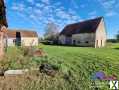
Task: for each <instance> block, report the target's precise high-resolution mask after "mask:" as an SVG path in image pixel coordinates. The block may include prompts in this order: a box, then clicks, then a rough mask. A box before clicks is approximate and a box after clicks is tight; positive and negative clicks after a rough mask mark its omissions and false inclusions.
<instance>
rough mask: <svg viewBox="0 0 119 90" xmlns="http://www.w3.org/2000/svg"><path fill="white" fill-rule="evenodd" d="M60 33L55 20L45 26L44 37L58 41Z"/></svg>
mask: <svg viewBox="0 0 119 90" xmlns="http://www.w3.org/2000/svg"><path fill="white" fill-rule="evenodd" d="M58 35H59V29H58V26H57V25H56V24H54V23H53V22H49V23H48V24H47V25H46V28H45V34H44V39H45V40H47V41H52V42H53V43H56V42H58Z"/></svg>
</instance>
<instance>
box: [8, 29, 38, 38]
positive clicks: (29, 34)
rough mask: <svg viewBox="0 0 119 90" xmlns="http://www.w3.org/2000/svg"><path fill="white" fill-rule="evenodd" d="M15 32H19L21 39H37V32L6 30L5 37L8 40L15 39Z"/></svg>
mask: <svg viewBox="0 0 119 90" xmlns="http://www.w3.org/2000/svg"><path fill="white" fill-rule="evenodd" d="M16 32H20V34H21V37H38V34H37V32H35V31H27V30H9V29H8V31H7V35H8V37H9V38H16Z"/></svg>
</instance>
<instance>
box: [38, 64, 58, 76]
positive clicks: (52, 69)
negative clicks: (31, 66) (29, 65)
mask: <svg viewBox="0 0 119 90" xmlns="http://www.w3.org/2000/svg"><path fill="white" fill-rule="evenodd" d="M39 71H40V72H41V73H45V74H47V75H49V76H52V77H54V76H55V75H56V73H57V71H58V68H57V67H56V66H54V65H51V64H48V63H43V64H41V65H40V67H39Z"/></svg>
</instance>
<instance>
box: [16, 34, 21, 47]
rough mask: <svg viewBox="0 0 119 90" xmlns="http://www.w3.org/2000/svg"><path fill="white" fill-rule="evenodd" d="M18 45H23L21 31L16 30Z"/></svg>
mask: <svg viewBox="0 0 119 90" xmlns="http://www.w3.org/2000/svg"><path fill="white" fill-rule="evenodd" d="M16 45H17V46H21V33H20V32H16Z"/></svg>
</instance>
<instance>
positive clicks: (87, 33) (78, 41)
mask: <svg viewBox="0 0 119 90" xmlns="http://www.w3.org/2000/svg"><path fill="white" fill-rule="evenodd" d="M59 43H60V44H63V45H78V46H88V47H95V48H100V47H104V46H105V45H106V30H105V23H104V18H103V17H98V18H95V19H90V20H86V21H82V22H79V23H74V24H69V25H67V26H66V27H65V28H64V29H63V30H62V31H61V33H60V35H59Z"/></svg>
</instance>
